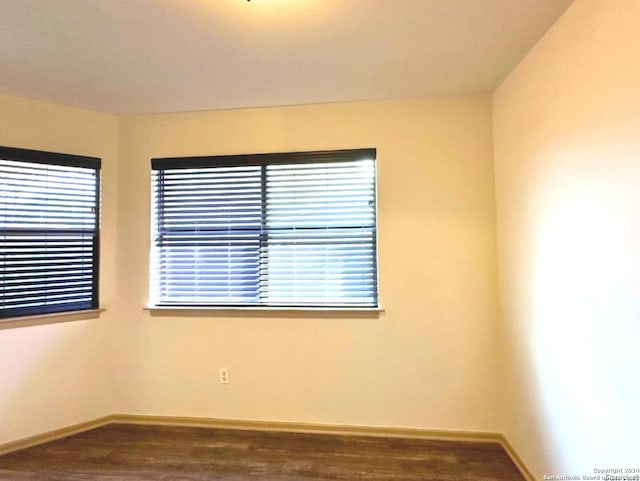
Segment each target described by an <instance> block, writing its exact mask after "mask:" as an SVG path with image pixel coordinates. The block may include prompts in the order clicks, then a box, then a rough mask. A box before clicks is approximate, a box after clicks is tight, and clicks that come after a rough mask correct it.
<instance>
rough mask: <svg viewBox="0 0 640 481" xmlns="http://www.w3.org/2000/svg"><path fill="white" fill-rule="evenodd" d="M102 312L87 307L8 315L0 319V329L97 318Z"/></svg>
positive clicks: (101, 310) (102, 310)
mask: <svg viewBox="0 0 640 481" xmlns="http://www.w3.org/2000/svg"><path fill="white" fill-rule="evenodd" d="M102 312H104V309H87V310H83V311H72V312H56V313H53V314H36V315H34V316H23V317H8V318H6V319H0V329H12V328H16V327H28V326H39V325H42V324H58V323H62V322H71V321H84V320H87V319H97V318H99V317H100V314H101V313H102Z"/></svg>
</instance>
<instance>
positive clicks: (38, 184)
mask: <svg viewBox="0 0 640 481" xmlns="http://www.w3.org/2000/svg"><path fill="white" fill-rule="evenodd" d="M99 173H100V159H95V158H91V157H81V156H76V155H67V154H55V153H51V152H39V151H34V150H25V149H15V148H10V147H0V318H8V317H17V316H28V315H36V314H50V313H57V312H68V311H77V310H84V309H95V308H97V307H98V257H99V254H98V245H99V230H98V219H99V216H98V205H99V203H98V198H99V189H100V180H99Z"/></svg>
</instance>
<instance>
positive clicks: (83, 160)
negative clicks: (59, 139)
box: [0, 146, 102, 171]
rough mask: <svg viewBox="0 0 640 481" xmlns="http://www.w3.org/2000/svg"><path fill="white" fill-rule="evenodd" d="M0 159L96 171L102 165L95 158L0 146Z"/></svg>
mask: <svg viewBox="0 0 640 481" xmlns="http://www.w3.org/2000/svg"><path fill="white" fill-rule="evenodd" d="M0 158H2V159H4V160H16V161H20V162H35V163H38V164H53V165H62V166H66V167H86V168H91V169H96V170H98V171H99V170H100V167H101V164H102V161H101V160H100V159H99V158H97V157H87V156H85V155H76V154H62V153H59V152H47V151H44V150H31V149H20V148H17V147H3V146H0Z"/></svg>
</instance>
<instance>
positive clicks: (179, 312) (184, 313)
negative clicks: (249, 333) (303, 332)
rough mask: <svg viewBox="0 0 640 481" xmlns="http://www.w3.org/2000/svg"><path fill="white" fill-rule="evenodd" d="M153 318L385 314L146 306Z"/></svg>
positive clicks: (375, 312) (376, 312)
mask: <svg viewBox="0 0 640 481" xmlns="http://www.w3.org/2000/svg"><path fill="white" fill-rule="evenodd" d="M144 310H145V311H148V312H149V313H150V314H151V315H152V316H175V317H241V316H245V317H365V318H375V317H379V316H380V315H382V314H384V313H385V310H384V308H382V307H362V308H359V307H355V308H349V307H233V306H215V307H214V306H212V307H185V306H146V307H144Z"/></svg>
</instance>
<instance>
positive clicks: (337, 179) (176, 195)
mask: <svg viewBox="0 0 640 481" xmlns="http://www.w3.org/2000/svg"><path fill="white" fill-rule="evenodd" d="M337 152H338V154H337V155H334V156H332V155H331V152H321V153H318V154H319V155H318V159H319V160H318V161H316V162H314V157H313V155H312V154H313V153H303V154H301V155H300V157H299V158H296V157H295V154H283V156H282V157H278V156H276V155H275V154H269V155H268V156H264V155H262V156H235V157H233V158H232V159H231V158H229V157H211V158H209V164H210V165H208V166H207V165H206V164H207V162H206V158H197V162H191V163H190V159H182V160H183V161H181V159H171V162H167V160H169V159H158V160H156V161H154V162H153V167H154V170H153V174H152V180H153V182H152V184H153V221H152V229H153V233H154V238H153V245H152V289H151V293H152V294H151V304H153V305H160V306H162V305H175V306H181V305H182V306H225V305H226V306H229V305H231V306H267V307H375V306H377V303H378V296H377V268H376V214H375V212H376V208H375V200H376V199H375V151H374V150H373V149H369V150H367V151H364V152H363V151H362V150H358V151H353V153H352V154H351V155H350V151H337ZM194 166H197V167H196V168H192V167H194Z"/></svg>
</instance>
